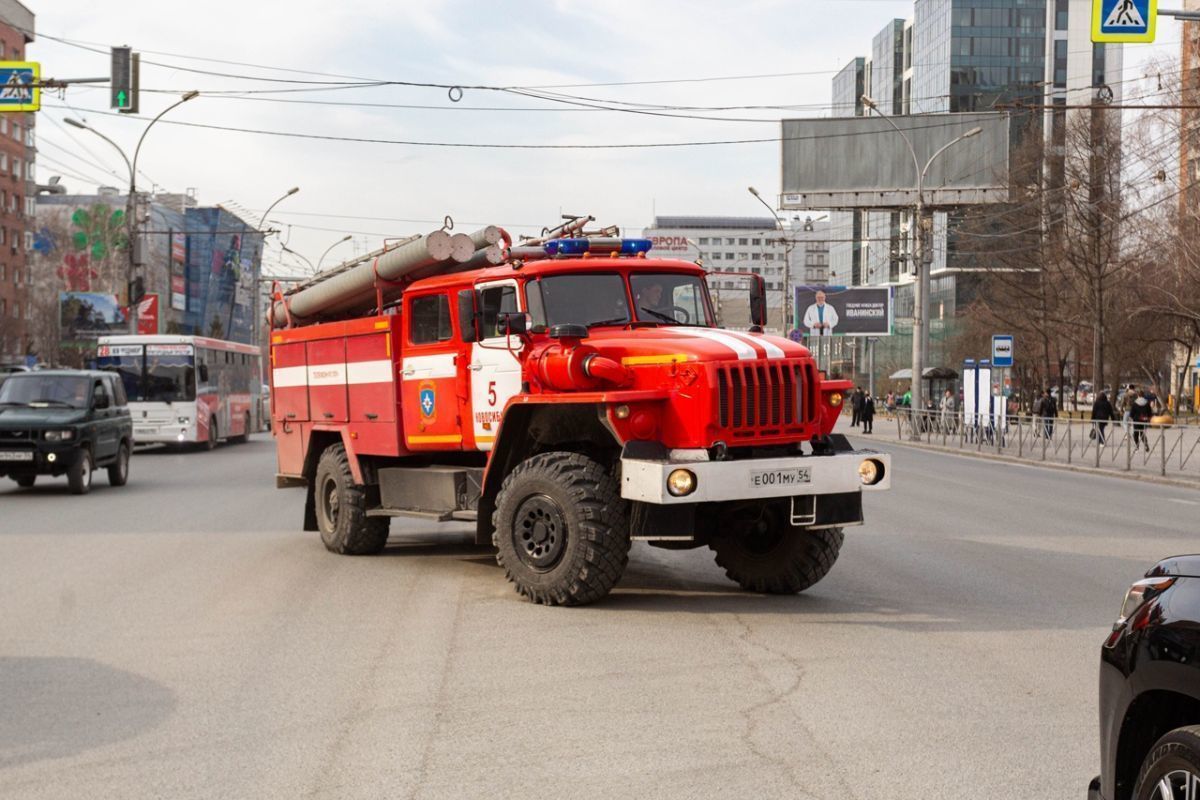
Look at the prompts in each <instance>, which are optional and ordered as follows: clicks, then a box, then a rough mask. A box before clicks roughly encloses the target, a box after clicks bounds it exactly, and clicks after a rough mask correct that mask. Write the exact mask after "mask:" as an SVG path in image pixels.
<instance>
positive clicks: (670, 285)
mask: <svg viewBox="0 0 1200 800" xmlns="http://www.w3.org/2000/svg"><path fill="white" fill-rule="evenodd" d="M629 284H630V287H631V288H632V289H633V298H634V306H635V313H636V314H637V318H638V319H639V320H640V321H642V322H662V323H665V324H678V325H701V326H703V327H711V326H712V321H711V320H710V318H709V315H708V304H707V303H706V302H705V292H704V285H703V284H701V283H700V279H699V278H697V277H695V276H694V275H680V274H678V273H671V272H662V273H656V272H650V273H637V274H634V275H630V276H629Z"/></svg>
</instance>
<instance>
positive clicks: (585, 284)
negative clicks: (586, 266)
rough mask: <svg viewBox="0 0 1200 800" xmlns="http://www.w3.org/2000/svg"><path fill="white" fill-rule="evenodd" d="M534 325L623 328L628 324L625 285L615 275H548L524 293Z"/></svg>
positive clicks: (627, 301)
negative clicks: (611, 326)
mask: <svg viewBox="0 0 1200 800" xmlns="http://www.w3.org/2000/svg"><path fill="white" fill-rule="evenodd" d="M527 297H528V300H529V311H530V314H531V316H532V317H533V324H534V325H545V326H547V327H549V326H553V325H566V324H576V325H587V326H588V327H591V326H593V325H623V324H625V323H627V322H629V321H630V319H631V317H630V315H629V298H628V296H627V295H626V293H625V281H623V280H622V279H621V276H620V275H618V274H616V273H611V274H606V273H591V274H588V273H583V274H575V275H551V276H549V277H546V278H542V279H541V280H540V281H538V282H537V283H534V284H532V285H530V287H529V289H528V291H527Z"/></svg>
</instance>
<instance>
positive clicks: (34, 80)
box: [0, 61, 42, 111]
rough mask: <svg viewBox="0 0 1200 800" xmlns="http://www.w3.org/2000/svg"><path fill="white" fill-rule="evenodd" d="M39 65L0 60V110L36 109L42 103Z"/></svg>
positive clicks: (31, 62) (32, 62) (29, 62)
mask: <svg viewBox="0 0 1200 800" xmlns="http://www.w3.org/2000/svg"><path fill="white" fill-rule="evenodd" d="M39 84H41V65H40V64H38V63H37V62H35V61H0V111H37V110H38V109H39V108H41V105H42V89H41V86H40V85H39Z"/></svg>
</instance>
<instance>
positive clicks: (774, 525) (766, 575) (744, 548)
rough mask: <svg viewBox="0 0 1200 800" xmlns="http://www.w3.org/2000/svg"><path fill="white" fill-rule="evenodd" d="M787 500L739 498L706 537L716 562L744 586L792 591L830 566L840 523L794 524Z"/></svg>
mask: <svg viewBox="0 0 1200 800" xmlns="http://www.w3.org/2000/svg"><path fill="white" fill-rule="evenodd" d="M787 513H788V506H787V504H786V503H742V504H738V505H735V506H732V507H730V508H728V509H726V510H725V511H724V512H723V513H722V514H721V518H720V520H719V521H718V527H717V530H718V532H719V533H718V535H717V536H714V537H713V538H712V540H711V541H710V542H709V547H711V548H712V549H713V551H714V552H715V553H716V561H717V566H719V567H721V568H722V569H724V570H725V574H726V575H727V576H728V577H729V578H730V579H731V580H733V581H736V582H737V583H738V585H740V586H741V587H742V588H743V589H747V590H749V591H752V592H764V593H766V594H796V593H797V592H802V591H804V590H805V589H807V588H809V587H810V586H812V585H814V584H815V583H817V582H818V581H820V580H821V579H822V578H824V577H825V576H826V575H828V574H829V570H831V569H833V564H834V562H835V561H837V557H838V552H839V551H840V550H841V548H842V541H843V540H844V538H845V537H844V536H843V534H842V529H841V528H827V529H824V530H815V531H810V530H805V529H804V528H796V527H793V526H792V525H791V524H790V522H789V521H788V519H787V517H786V515H787Z"/></svg>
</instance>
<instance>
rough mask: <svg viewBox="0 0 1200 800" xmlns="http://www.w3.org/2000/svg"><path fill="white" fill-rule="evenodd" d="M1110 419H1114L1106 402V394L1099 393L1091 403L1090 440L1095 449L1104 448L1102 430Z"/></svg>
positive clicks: (1109, 405) (1110, 404)
mask: <svg viewBox="0 0 1200 800" xmlns="http://www.w3.org/2000/svg"><path fill="white" fill-rule="evenodd" d="M1111 419H1114V416H1113V407H1112V403H1110V402H1108V395H1107V394H1105V393H1104V392H1100V393H1099V394H1097V395H1096V402H1094V403H1092V438H1093V439H1095V440H1096V446H1097V447H1104V429H1105V428H1107V427H1108V423H1109V420H1111Z"/></svg>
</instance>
